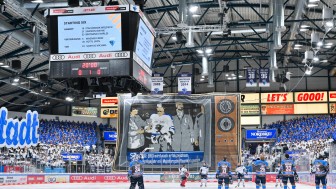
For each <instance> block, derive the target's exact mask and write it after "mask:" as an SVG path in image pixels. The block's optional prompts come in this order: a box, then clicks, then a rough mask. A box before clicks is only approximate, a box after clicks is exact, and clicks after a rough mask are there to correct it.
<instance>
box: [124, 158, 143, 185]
mask: <svg viewBox="0 0 336 189" xmlns="http://www.w3.org/2000/svg"><path fill="white" fill-rule="evenodd" d="M143 165H144V161H143V160H142V156H141V155H140V154H139V155H138V156H136V157H135V158H133V160H132V162H131V163H130V169H129V170H128V178H129V179H130V182H131V186H130V189H135V187H136V185H137V184H138V186H139V189H145V185H144V180H143V172H144V170H143Z"/></svg>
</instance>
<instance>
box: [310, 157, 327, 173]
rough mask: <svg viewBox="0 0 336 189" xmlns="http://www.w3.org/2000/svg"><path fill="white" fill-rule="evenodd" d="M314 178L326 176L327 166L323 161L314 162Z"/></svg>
mask: <svg viewBox="0 0 336 189" xmlns="http://www.w3.org/2000/svg"><path fill="white" fill-rule="evenodd" d="M313 165H314V167H313V168H314V169H315V176H326V175H327V174H328V172H329V164H328V162H327V161H325V160H315V161H314V163H313Z"/></svg>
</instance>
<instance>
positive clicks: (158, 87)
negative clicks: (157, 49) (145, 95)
mask: <svg viewBox="0 0 336 189" xmlns="http://www.w3.org/2000/svg"><path fill="white" fill-rule="evenodd" d="M151 94H152V95H162V94H163V74H159V73H155V74H153V77H152V89H151Z"/></svg>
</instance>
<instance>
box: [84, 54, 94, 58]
mask: <svg viewBox="0 0 336 189" xmlns="http://www.w3.org/2000/svg"><path fill="white" fill-rule="evenodd" d="M83 58H85V59H93V58H96V54H84V55H83Z"/></svg>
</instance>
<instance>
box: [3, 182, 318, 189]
mask: <svg viewBox="0 0 336 189" xmlns="http://www.w3.org/2000/svg"><path fill="white" fill-rule="evenodd" d="M235 186H236V184H235V183H234V184H233V185H231V186H230V189H234V188H235ZM266 186H267V188H268V189H281V188H280V187H277V188H276V187H275V183H268V184H266ZM0 188H1V189H14V188H15V189H129V184H126V183H81V184H37V185H21V186H19V185H17V186H0ZM178 188H179V189H180V188H181V187H180V186H179V183H146V184H145V189H178ZM185 188H190V189H194V188H201V187H200V184H199V183H187V186H186V187H185ZM202 188H205V187H202ZM206 188H214V189H217V184H216V183H208V186H207V187H206ZM223 188H224V187H223ZM239 188H241V189H255V184H254V183H252V182H249V183H246V185H245V188H243V187H239ZM290 188H291V187H290ZM297 188H298V189H315V187H314V186H308V185H303V184H297Z"/></svg>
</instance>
